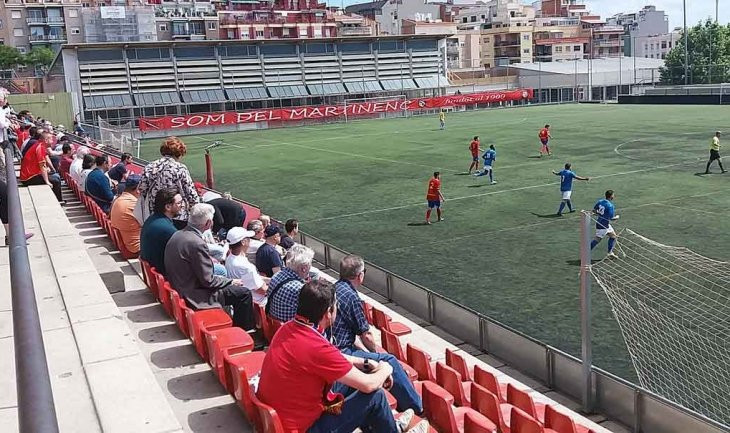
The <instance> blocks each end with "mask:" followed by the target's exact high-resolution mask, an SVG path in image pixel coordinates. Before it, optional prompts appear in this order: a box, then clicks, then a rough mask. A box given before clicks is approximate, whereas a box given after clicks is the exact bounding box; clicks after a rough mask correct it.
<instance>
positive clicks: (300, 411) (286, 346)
mask: <svg viewBox="0 0 730 433" xmlns="http://www.w3.org/2000/svg"><path fill="white" fill-rule="evenodd" d="M351 368H352V364H350V362H349V361H348V360H347V359H345V357H344V356H342V353H340V351H339V350H338V349H337V348H336V347H335V346H333V345H332V344H330V343H329V342H328V341H327V340H326V339H325V338H324V337H323V336H322V335H321V334H320V333H319V332H317V331H316V330H315V329H314V328H312V327H309V326H306V325H304V324H302V323H299V322H296V321H294V320H292V321H289V322H288V323H285V324H284V325H283V326H282V327H281V328H280V329H279V330H278V331H277V332H276V335H275V336H274V339H273V340H272V341H271V346H270V347H269V350H268V351H267V352H266V357H265V358H264V363H263V365H262V368H261V377H260V380H259V388H258V392H257V393H256V394H257V396H258V398H259V399H260V400H261V401H262V402H264V403H266V404H268V405H269V406H271V407H273V408H274V409H275V410H276V412H277V413H278V414H279V417H281V422H282V424H283V425H284V430H285V431H290V430H298V431H300V432H305V431H307V430H308V429H309V427H311V426H312V424H314V422H315V421H317V419H318V418H319V417H320V416H321V415H322V410H323V405H322V397H323V396H324V395H325V391H327V390H329V388H330V387H331V386H332V384H333V383H334V382H335V381H337V380H338V379H340V378H341V377H343V376H344V375H346V374H347V373H349V372H350V369H351Z"/></svg>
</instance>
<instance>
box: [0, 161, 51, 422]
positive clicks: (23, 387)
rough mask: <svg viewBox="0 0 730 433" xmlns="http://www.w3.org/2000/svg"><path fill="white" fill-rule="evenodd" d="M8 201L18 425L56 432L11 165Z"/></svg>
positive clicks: (19, 208) (41, 335)
mask: <svg viewBox="0 0 730 433" xmlns="http://www.w3.org/2000/svg"><path fill="white" fill-rule="evenodd" d="M4 152H5V160H6V161H13V152H12V150H11V149H10V148H9V147H8V148H6V149H4ZM7 200H8V211H9V215H8V223H9V230H8V231H9V233H8V239H9V240H10V248H9V251H8V254H9V256H10V290H11V294H12V305H13V343H14V345H15V380H16V391H17V395H18V425H19V428H20V431H21V432H23V433H26V432H27V433H56V432H58V420H57V419H56V408H55V406H54V404H53V392H52V390H51V379H50V376H49V373H48V362H47V361H46V350H45V347H44V346H43V334H42V332H41V323H40V318H39V317H38V304H37V303H36V299H35V288H34V286H33V276H32V274H31V270H30V260H29V259H28V247H27V246H26V239H25V224H24V223H23V213H22V211H21V204H20V193H19V192H18V180H17V179H16V177H15V171H14V170H13V167H12V164H11V165H10V166H9V167H8V169H7Z"/></svg>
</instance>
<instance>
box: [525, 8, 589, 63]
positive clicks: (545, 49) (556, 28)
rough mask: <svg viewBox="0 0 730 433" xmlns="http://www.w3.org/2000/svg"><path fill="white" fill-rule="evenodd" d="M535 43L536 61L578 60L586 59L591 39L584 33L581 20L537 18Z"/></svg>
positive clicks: (571, 18)
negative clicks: (586, 50) (585, 55)
mask: <svg viewBox="0 0 730 433" xmlns="http://www.w3.org/2000/svg"><path fill="white" fill-rule="evenodd" d="M533 42H534V45H535V52H534V54H535V61H539V62H553V61H563V60H577V59H582V58H584V54H585V51H584V50H585V48H586V47H587V46H588V44H589V42H590V37H588V36H585V35H584V34H583V33H582V29H581V26H580V19H579V18H575V17H550V18H536V19H535V23H534V34H533Z"/></svg>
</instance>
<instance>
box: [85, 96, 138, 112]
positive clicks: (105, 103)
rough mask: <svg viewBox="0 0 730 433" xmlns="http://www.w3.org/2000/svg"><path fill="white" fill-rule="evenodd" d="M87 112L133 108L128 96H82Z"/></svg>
mask: <svg viewBox="0 0 730 433" xmlns="http://www.w3.org/2000/svg"><path fill="white" fill-rule="evenodd" d="M84 105H85V106H86V109H87V110H106V109H117V108H130V107H134V103H133V102H132V97H131V96H130V95H128V94H118V95H92V96H84Z"/></svg>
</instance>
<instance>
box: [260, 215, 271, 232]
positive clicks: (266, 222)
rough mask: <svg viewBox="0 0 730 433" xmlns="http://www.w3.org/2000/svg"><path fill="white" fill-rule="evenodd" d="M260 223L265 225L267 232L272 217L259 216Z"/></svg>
mask: <svg viewBox="0 0 730 433" xmlns="http://www.w3.org/2000/svg"><path fill="white" fill-rule="evenodd" d="M259 221H261V223H262V224H263V225H264V230H266V227H268V226H270V225H271V217H270V216H268V215H264V214H261V215H259Z"/></svg>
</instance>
